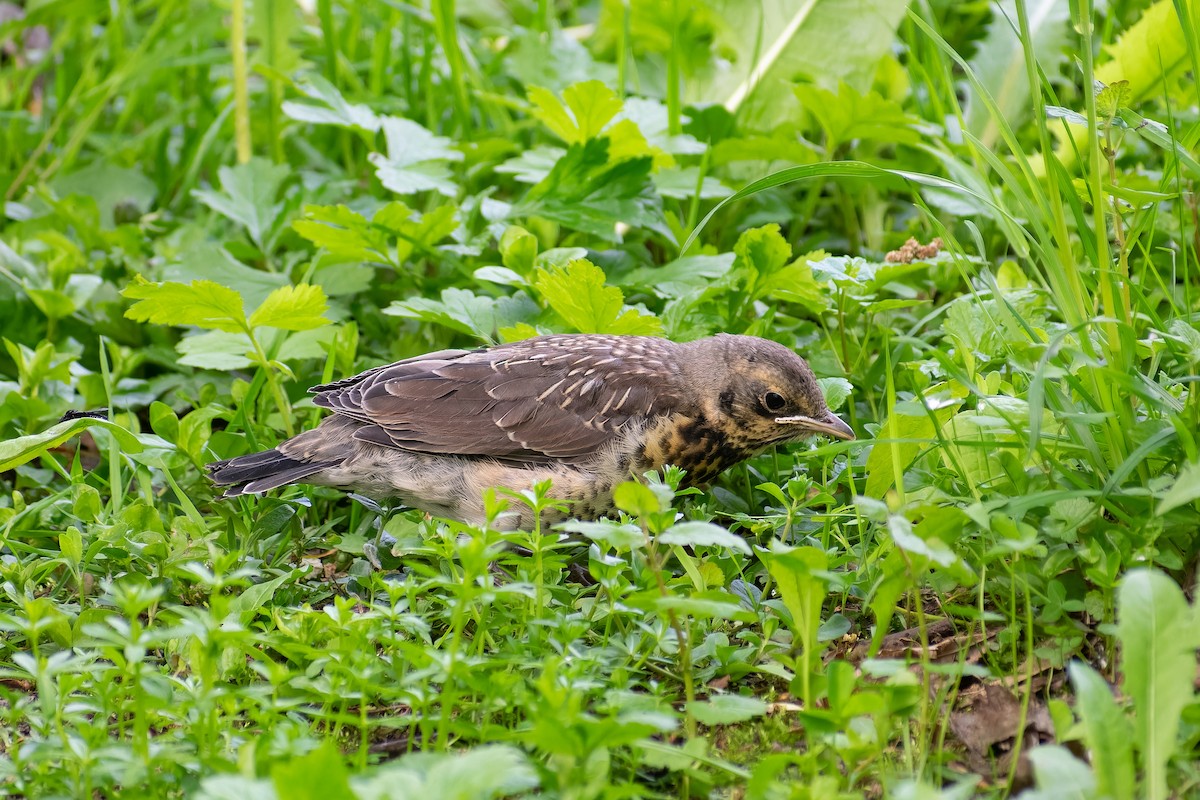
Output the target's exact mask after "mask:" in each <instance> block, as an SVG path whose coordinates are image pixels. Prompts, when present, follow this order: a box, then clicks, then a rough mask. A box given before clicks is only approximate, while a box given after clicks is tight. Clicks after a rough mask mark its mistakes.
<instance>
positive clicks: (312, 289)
mask: <svg viewBox="0 0 1200 800" xmlns="http://www.w3.org/2000/svg"><path fill="white" fill-rule="evenodd" d="M328 308H329V304H328V303H327V302H325V292H324V291H322V290H321V287H320V286H312V285H310V284H304V283H302V284H300V285H298V286H281V287H279V288H278V289H276V290H275V291H273V292H271V293H270V294H269V295H267V299H266V300H264V301H263V304H262V305H261V306H259V307H258V308H257V309H255V310H254V313H253V314H251V315H250V327H251V328H278V329H280V330H285V331H305V330H309V329H310V328H319V327H321V326H322V325H328V324H329V320H327V319H326V318H325V316H324V315H325V311H326V309H328Z"/></svg>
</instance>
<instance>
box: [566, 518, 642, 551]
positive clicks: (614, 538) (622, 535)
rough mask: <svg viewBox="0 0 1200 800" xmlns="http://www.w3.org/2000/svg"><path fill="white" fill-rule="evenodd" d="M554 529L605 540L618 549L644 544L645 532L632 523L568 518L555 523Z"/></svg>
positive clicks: (600, 540) (634, 547) (633, 547)
mask: <svg viewBox="0 0 1200 800" xmlns="http://www.w3.org/2000/svg"><path fill="white" fill-rule="evenodd" d="M554 529H555V530H556V531H567V532H568V533H579V534H582V535H584V536H586V537H587V538H589V539H591V540H593V541H597V542H605V543H607V544H609V545H611V546H612V547H615V548H616V549H618V550H635V549H638V548H640V547H643V546H645V544H646V534H644V533H643V532H642V529H641V528H639V527H638V526H637V525H634V524H633V523H624V524H622V523H620V522H612V521H599V522H588V521H584V520H569V521H567V522H562V523H559V524H558V525H555V526H554Z"/></svg>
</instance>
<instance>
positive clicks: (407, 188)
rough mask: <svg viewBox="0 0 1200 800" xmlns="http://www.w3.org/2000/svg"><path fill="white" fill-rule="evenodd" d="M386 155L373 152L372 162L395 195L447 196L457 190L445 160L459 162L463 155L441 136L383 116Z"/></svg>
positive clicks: (407, 122)
mask: <svg viewBox="0 0 1200 800" xmlns="http://www.w3.org/2000/svg"><path fill="white" fill-rule="evenodd" d="M381 124H382V126H383V133H384V137H385V139H386V140H387V155H386V156H384V155H382V154H381V153H372V154H371V156H370V158H371V163H372V164H374V165H375V175H376V177H378V178H379V181H380V183H382V184H383V185H384V187H386V188H387V189H389V190H391V191H393V192H395V193H396V194H413V193H415V192H425V191H435V192H439V193H440V194H443V195H446V196H447V197H453V196H454V195H455V194H457V193H458V187H457V186H456V185H455V184H454V182H453V181H452V180H451V179H450V178H451V175H450V168H449V166H448V162H451V161H462V159H463V154H462V153H461V152H459V151H458V150H455V149H453V148H452V147H451V142H450V140H449V139H447V138H446V137H444V136H436V135H434V134H433V133H431V132H430V131H429V130H428V129H426V128H425V127H424V126H422V125H419V124H418V123H416V122H413V121H412V120H408V119H403V118H401V117H384V118H383V120H382V123H381Z"/></svg>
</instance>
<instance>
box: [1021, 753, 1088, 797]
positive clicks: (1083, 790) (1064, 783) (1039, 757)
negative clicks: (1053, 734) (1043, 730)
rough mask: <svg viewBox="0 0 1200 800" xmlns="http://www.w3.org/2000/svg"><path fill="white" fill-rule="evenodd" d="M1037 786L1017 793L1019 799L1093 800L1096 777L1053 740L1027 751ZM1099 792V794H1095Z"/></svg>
mask: <svg viewBox="0 0 1200 800" xmlns="http://www.w3.org/2000/svg"><path fill="white" fill-rule="evenodd" d="M1029 761H1030V763H1032V764H1033V774H1034V776H1035V777H1036V778H1037V789H1036V790H1027V791H1024V792H1022V793H1021V798H1022V800H1095V798H1097V797H1098V795H1097V794H1096V777H1095V775H1094V774H1093V773H1092V770H1091V768H1089V767H1088V765H1087V764H1085V763H1083V762H1082V761H1080V760H1079V759H1078V758H1076V757H1075V756H1074V755H1072V754H1071V751H1070V750H1068V749H1067V748H1065V747H1061V746H1059V745H1056V744H1050V745H1042V746H1041V747H1035V748H1033V749H1032V750H1030V751H1029ZM1099 796H1103V795H1099Z"/></svg>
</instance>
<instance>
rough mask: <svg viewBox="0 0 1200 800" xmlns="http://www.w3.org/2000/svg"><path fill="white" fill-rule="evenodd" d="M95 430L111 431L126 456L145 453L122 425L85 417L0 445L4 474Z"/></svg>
mask: <svg viewBox="0 0 1200 800" xmlns="http://www.w3.org/2000/svg"><path fill="white" fill-rule="evenodd" d="M91 427H97V428H103V429H104V430H106V431H109V432H110V433H111V434H112V435H113V438H114V439H116V441H117V444H118V445H119V446H120V448H121V450H122V451H124V452H126V453H137V452H140V451H141V449H142V445H141V443H140V442H139V441H138V439H137V437H136V436H134V435H133V434H132V433H130V432H129V431H127V430H125V429H124V428H122V427H121V426H120V425H117V424H114V423H112V422H109V421H108V420H106V419H95V418H93V417H81V418H79V419H70V420H64V421H62V422H59V423H58V424H56V425H52V426H51V427H49V428H47V429H46V430H44V431H42V432H41V433H31V434H29V435H27V436H18V437H16V438H15V439H6V440H4V441H2V442H0V472H7V471H8V470H10V469H14V468H15V467H19V466H20V465H21V464H24V463H25V462H27V461H31V460H33V459H35V458H37V457H38V456H40V455H42V454H44V453H46V452H47V451H49V450H52V449H54V448H55V447H58V446H59V445H60V444H62V443H63V442H65V441H67V440H68V439H70V438H72V437H73V436H75V435H76V434H78V433H79V432H80V431H83V430H86V429H87V428H91Z"/></svg>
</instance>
